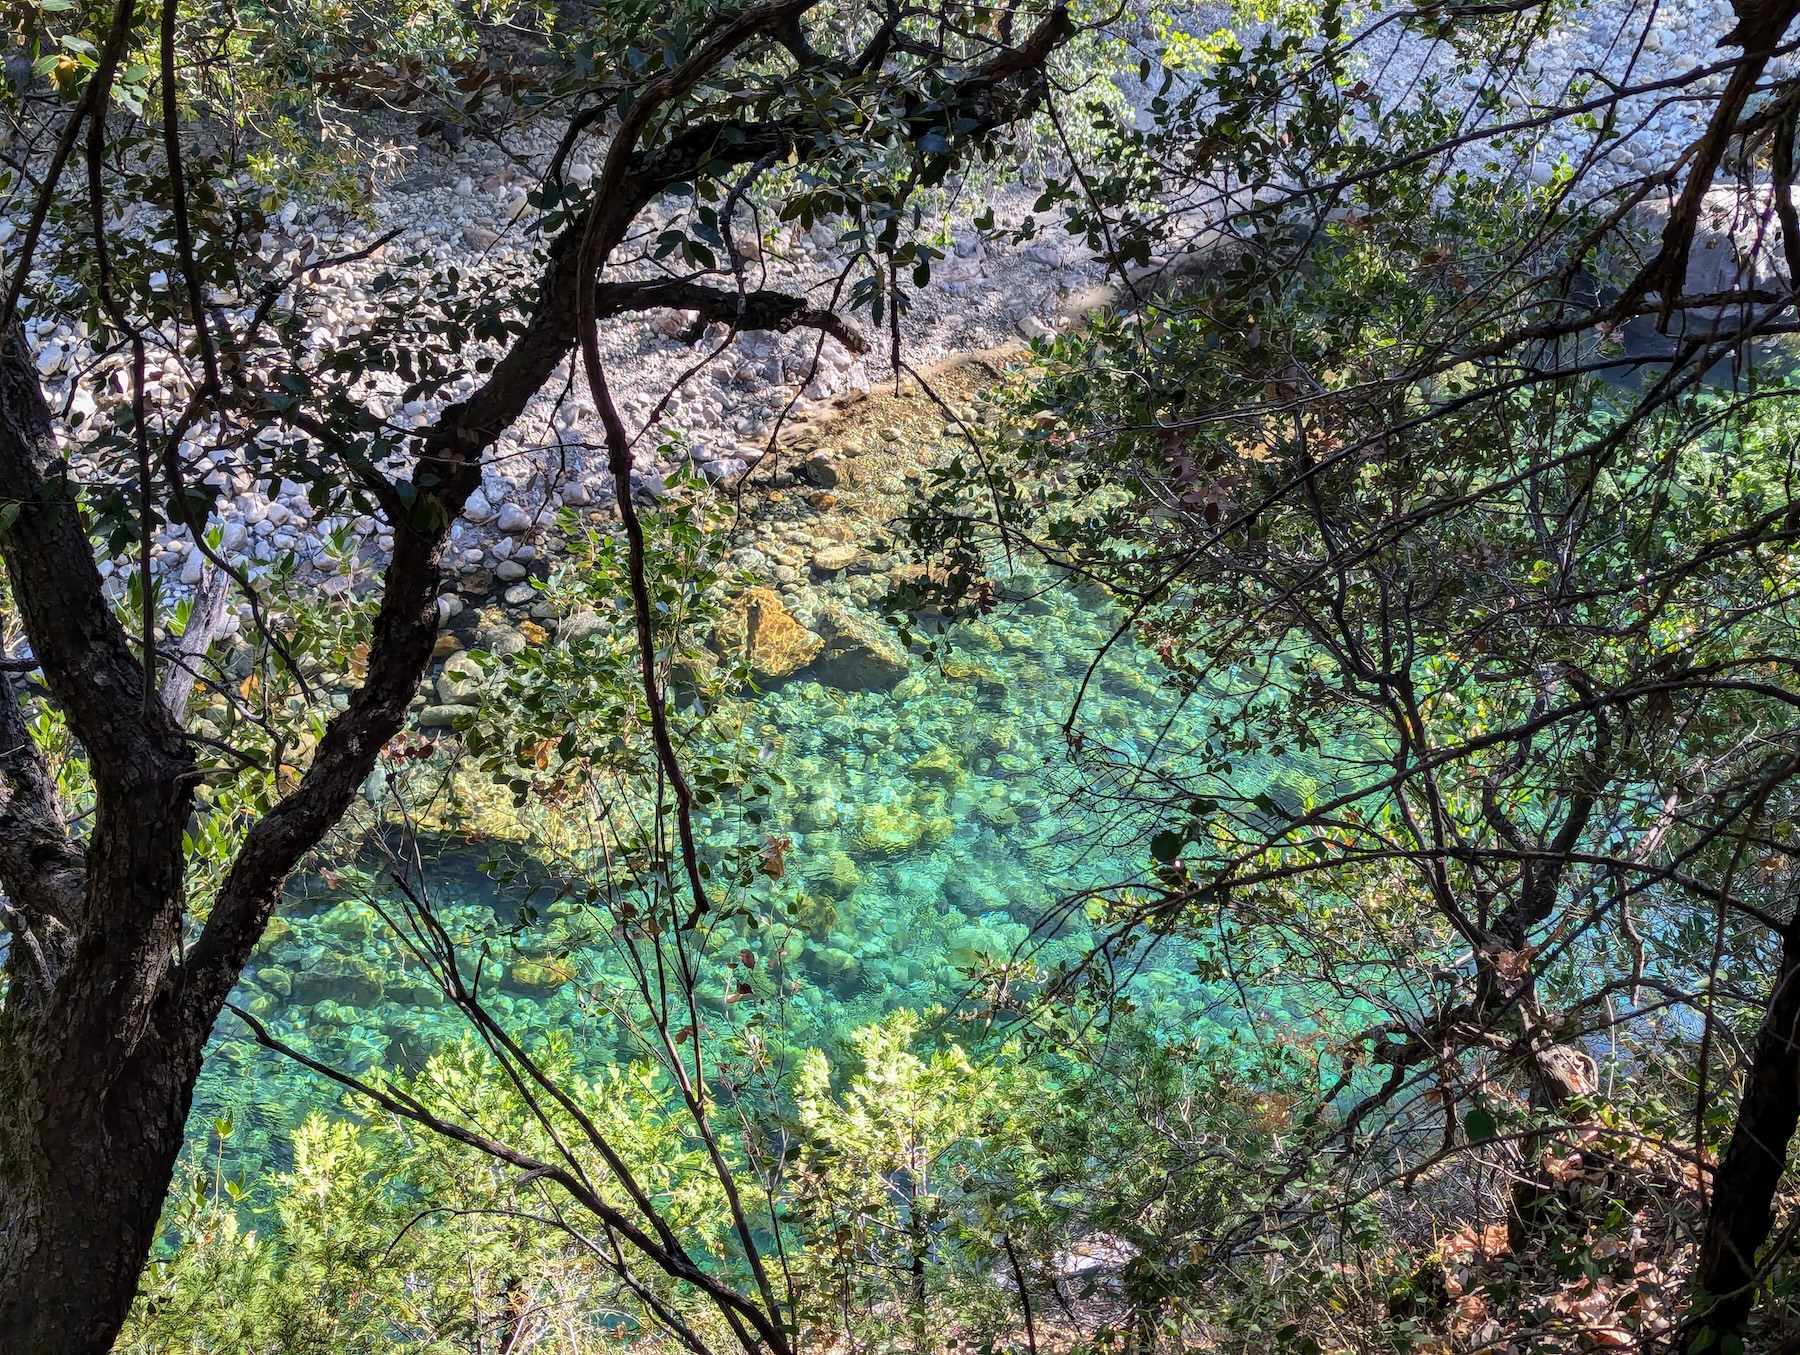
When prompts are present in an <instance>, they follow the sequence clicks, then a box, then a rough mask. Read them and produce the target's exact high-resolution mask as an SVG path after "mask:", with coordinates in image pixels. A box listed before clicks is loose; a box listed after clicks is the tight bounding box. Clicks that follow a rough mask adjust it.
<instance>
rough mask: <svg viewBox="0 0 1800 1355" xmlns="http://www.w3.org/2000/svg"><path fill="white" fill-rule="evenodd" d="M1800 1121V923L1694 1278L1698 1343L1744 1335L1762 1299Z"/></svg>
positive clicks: (1785, 947) (1760, 1038)
mask: <svg viewBox="0 0 1800 1355" xmlns="http://www.w3.org/2000/svg"><path fill="white" fill-rule="evenodd" d="M1797 1121H1800V924H1796V925H1792V926H1790V927H1789V929H1788V933H1787V935H1786V937H1785V938H1784V939H1783V942H1782V948H1781V968H1780V971H1779V972H1778V973H1777V975H1776V977H1775V989H1774V991H1773V992H1772V993H1771V994H1770V996H1769V1011H1768V1015H1767V1016H1766V1017H1765V1018H1764V1019H1763V1025H1762V1029H1761V1030H1760V1031H1759V1032H1758V1033H1757V1036H1756V1045H1755V1049H1754V1052H1753V1055H1752V1058H1751V1063H1750V1076H1749V1078H1748V1080H1747V1081H1746V1082H1745V1084H1744V1095H1743V1099H1742V1100H1741V1101H1740V1102H1739V1103H1738V1113H1737V1122H1736V1123H1735V1124H1734V1125H1733V1126H1732V1130H1731V1142H1730V1143H1729V1144H1727V1145H1726V1148H1725V1156H1724V1157H1723V1158H1722V1159H1721V1160H1720V1162H1719V1169H1718V1171H1716V1172H1715V1173H1714V1174H1713V1187H1712V1208H1711V1210H1710V1211H1709V1213H1708V1215H1707V1220H1706V1234H1705V1236H1704V1238H1702V1240H1701V1243H1700V1262H1699V1266H1698V1268H1697V1269H1696V1271H1695V1274H1694V1297H1693V1301H1692V1314H1691V1321H1692V1324H1693V1327H1694V1328H1695V1332H1696V1336H1698V1334H1699V1333H1701V1332H1709V1331H1710V1332H1712V1333H1714V1334H1715V1345H1716V1336H1720V1335H1724V1334H1725V1333H1728V1332H1738V1331H1741V1330H1742V1329H1743V1327H1744V1325H1745V1323H1746V1322H1747V1321H1748V1320H1749V1317H1750V1312H1751V1308H1752V1306H1753V1305H1754V1303H1755V1300H1756V1291H1755V1275H1756V1253H1757V1251H1758V1249H1759V1248H1761V1246H1762V1244H1763V1243H1764V1242H1765V1241H1767V1240H1768V1236H1769V1229H1770V1228H1771V1227H1772V1226H1773V1224H1774V1221H1775V1191H1776V1189H1777V1188H1778V1187H1779V1186H1780V1184H1781V1177H1782V1174H1783V1172H1784V1171H1785V1170H1786V1168H1787V1150H1788V1143H1789V1141H1790V1140H1791V1139H1792V1138H1793V1136H1794V1129H1795V1125H1796V1122H1797Z"/></svg>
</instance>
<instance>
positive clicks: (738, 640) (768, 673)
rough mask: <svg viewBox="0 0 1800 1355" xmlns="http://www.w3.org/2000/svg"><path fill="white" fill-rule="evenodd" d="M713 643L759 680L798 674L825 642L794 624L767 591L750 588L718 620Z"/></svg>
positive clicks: (778, 602)
mask: <svg viewBox="0 0 1800 1355" xmlns="http://www.w3.org/2000/svg"><path fill="white" fill-rule="evenodd" d="M713 643H714V645H715V646H716V647H717V648H718V649H719V651H720V652H721V653H723V654H725V655H726V656H728V657H736V656H743V657H746V658H748V659H749V661H750V667H751V669H752V670H754V672H755V673H756V675H757V676H758V677H760V678H784V677H787V676H788V675H789V674H790V673H795V672H798V671H799V670H800V669H802V668H804V667H806V666H807V664H809V663H811V662H812V661H813V660H814V659H816V658H817V657H818V656H819V654H820V652H821V651H822V650H823V649H824V648H825V640H824V639H823V638H822V637H820V636H818V635H815V634H813V632H812V631H810V630H808V629H807V628H806V627H805V626H803V625H801V624H800V623H799V622H798V621H796V620H795V619H794V615H793V613H792V612H790V611H788V609H787V606H786V604H784V603H783V602H782V600H781V599H780V598H779V597H778V596H776V594H775V593H774V592H772V591H771V590H769V589H767V588H751V589H748V590H747V591H745V592H744V593H742V594H741V595H739V596H738V597H737V598H735V599H733V601H732V603H731V606H730V607H729V608H727V609H726V611H725V614H724V615H723V616H722V617H720V619H719V625H718V629H717V630H716V631H714V633H713Z"/></svg>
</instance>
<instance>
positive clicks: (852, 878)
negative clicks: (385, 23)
mask: <svg viewBox="0 0 1800 1355" xmlns="http://www.w3.org/2000/svg"><path fill="white" fill-rule="evenodd" d="M802 878H803V879H804V880H805V881H806V887H807V888H808V889H809V890H811V891H812V892H813V893H815V894H818V895H820V896H821V897H823V898H827V899H832V900H840V899H847V898H849V897H850V895H851V894H853V893H855V892H856V887H857V886H858V885H859V884H861V883H862V871H861V870H859V869H858V868H857V865H856V862H854V861H852V860H851V859H850V857H849V854H848V853H846V852H830V853H827V854H826V855H824V856H821V857H817V858H815V859H814V860H812V861H809V862H807V864H806V869H805V870H804V871H803V872H802Z"/></svg>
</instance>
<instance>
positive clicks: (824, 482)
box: [794, 452, 843, 489]
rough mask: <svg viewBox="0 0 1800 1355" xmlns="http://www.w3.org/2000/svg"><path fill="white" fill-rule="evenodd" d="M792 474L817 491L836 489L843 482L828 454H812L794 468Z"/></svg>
mask: <svg viewBox="0 0 1800 1355" xmlns="http://www.w3.org/2000/svg"><path fill="white" fill-rule="evenodd" d="M794 473H795V474H796V475H798V476H799V477H800V478H801V479H802V480H805V481H806V483H807V484H809V485H814V486H816V487H817V488H819V489H836V488H837V487H838V485H839V484H840V483H841V482H842V480H843V476H842V474H841V473H840V472H839V471H838V468H837V463H836V462H834V461H833V460H832V459H831V453H830V452H814V453H813V454H812V455H811V456H809V457H807V458H806V460H804V461H802V462H801V463H800V464H799V465H798V466H796V467H795V468H794Z"/></svg>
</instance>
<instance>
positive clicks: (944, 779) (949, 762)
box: [907, 743, 969, 790]
mask: <svg viewBox="0 0 1800 1355" xmlns="http://www.w3.org/2000/svg"><path fill="white" fill-rule="evenodd" d="M907 774H908V775H909V776H911V777H912V778H913V780H915V781H931V782H935V783H936V784H938V785H940V786H943V787H945V788H946V789H948V790H955V789H956V788H957V787H958V786H960V785H962V783H963V782H965V781H967V780H968V779H969V774H968V773H967V772H966V771H964V770H963V764H962V759H961V758H960V757H958V756H957V755H956V753H955V751H954V750H953V749H952V748H951V747H950V745H949V744H947V743H940V744H938V745H937V746H936V747H935V748H933V749H932V750H931V751H930V752H929V753H926V754H925V755H924V756H923V757H921V758H919V759H918V760H917V761H915V762H914V763H913V765H912V766H911V767H909V768H907Z"/></svg>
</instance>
